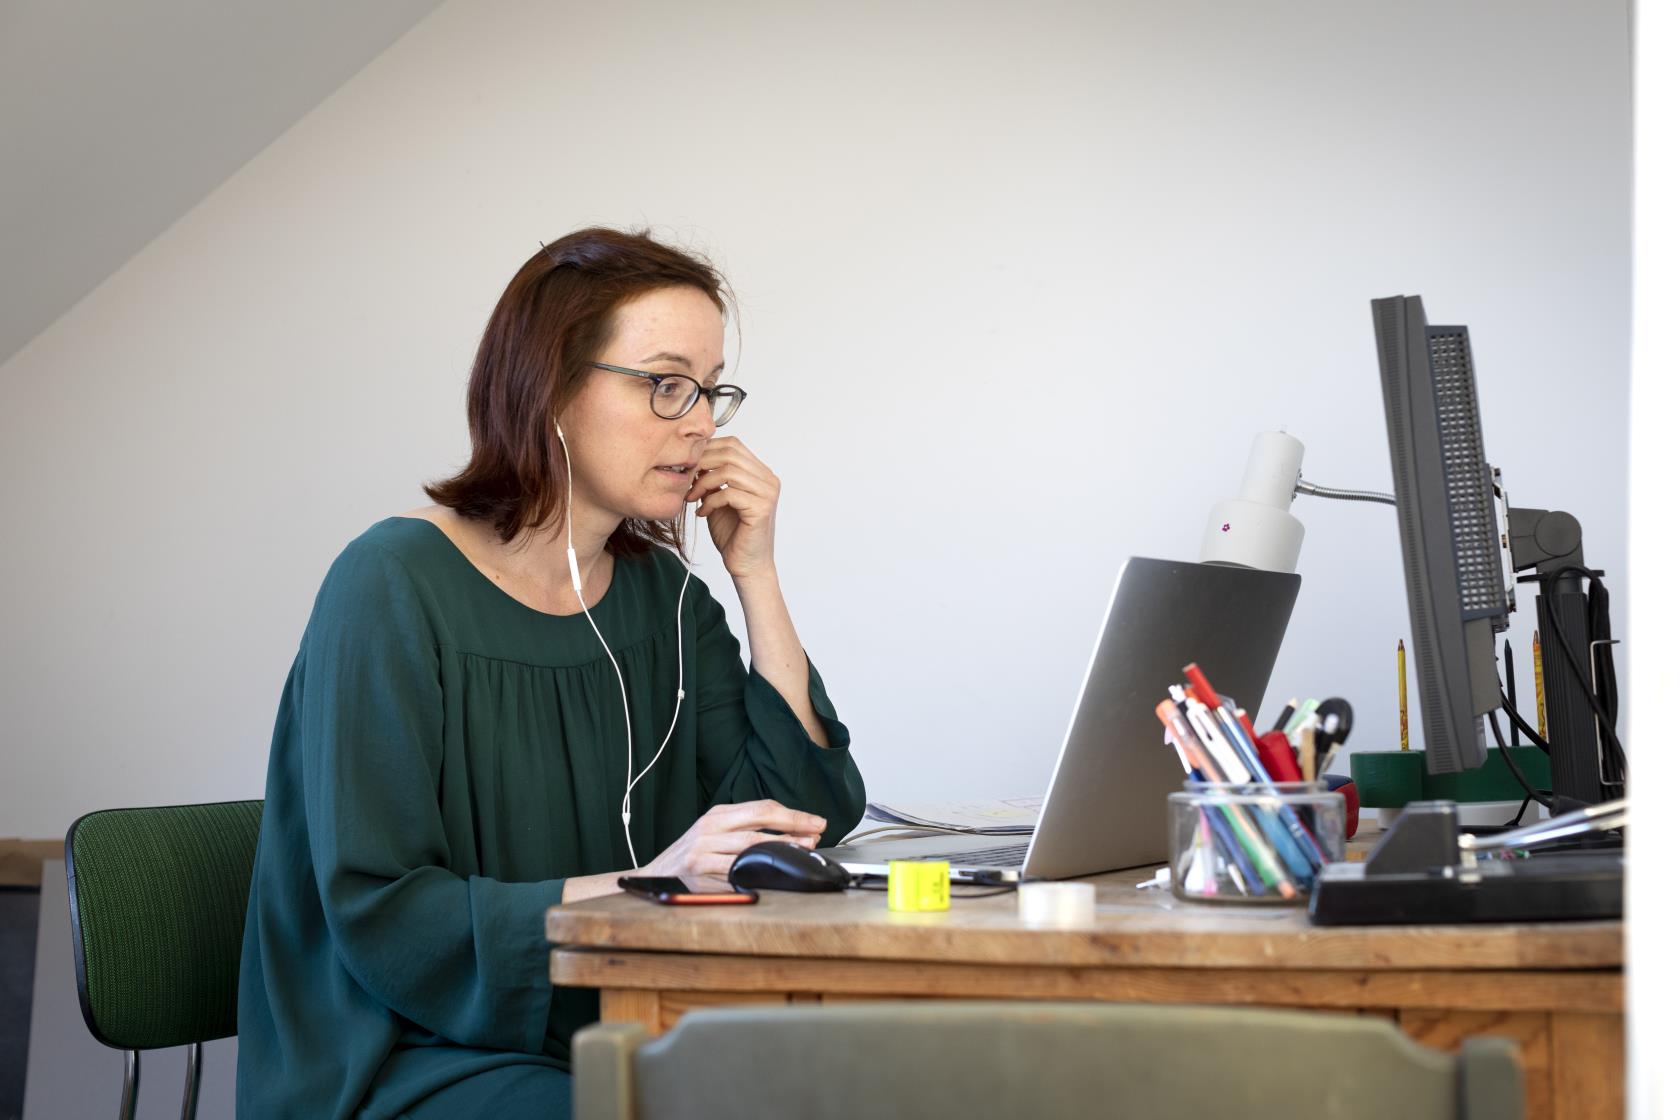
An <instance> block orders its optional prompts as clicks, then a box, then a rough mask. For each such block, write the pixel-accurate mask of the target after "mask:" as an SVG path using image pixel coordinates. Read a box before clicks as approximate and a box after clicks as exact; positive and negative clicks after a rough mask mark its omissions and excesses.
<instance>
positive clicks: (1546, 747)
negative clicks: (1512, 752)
mask: <svg viewBox="0 0 1680 1120" xmlns="http://www.w3.org/2000/svg"><path fill="white" fill-rule="evenodd" d="M1499 702H1500V706H1501V707H1502V708H1504V709H1505V713H1506V714H1507V715H1509V716H1510V717H1511V720H1512V722H1513V723H1515V724H1516V725H1517V726H1518V727H1519V728H1521V729H1522V733H1523V734H1524V735H1527V736H1528V738H1529V741H1530V742H1532V743H1533V744H1534V745H1535V746H1537V747H1539V748H1540V749H1541V750H1543V751H1545V752H1546V753H1547V754H1551V753H1552V745H1551V744H1550V743H1548V742H1546V740H1544V739H1542V738H1540V733H1539V732H1537V731H1535V730H1534V728H1532V727H1530V726H1529V725H1528V721H1527V720H1526V719H1524V718H1523V717H1522V713H1521V712H1519V711H1517V705H1516V704H1515V702H1513V701H1512V700H1511V698H1510V697H1509V696H1506V695H1505V694H1504V693H1503V692H1502V693H1500V694H1499ZM1511 740H1512V744H1513V745H1515V742H1516V736H1514V735H1513V736H1512V737H1511Z"/></svg>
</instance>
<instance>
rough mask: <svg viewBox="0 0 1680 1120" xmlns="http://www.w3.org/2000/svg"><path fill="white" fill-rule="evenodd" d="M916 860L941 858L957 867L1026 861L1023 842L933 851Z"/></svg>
mask: <svg viewBox="0 0 1680 1120" xmlns="http://www.w3.org/2000/svg"><path fill="white" fill-rule="evenodd" d="M915 858H916V859H918V860H929V859H942V860H947V861H949V862H951V863H954V864H956V865H957V866H959V867H1020V866H1021V865H1022V864H1023V863H1026V862H1027V846H1026V845H1025V844H1000V845H999V846H998V847H995V848H971V849H968V850H966V851H961V852H943V853H942V852H934V853H930V854H928V855H920V856H916V857H915Z"/></svg>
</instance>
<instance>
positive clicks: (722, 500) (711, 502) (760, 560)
mask: <svg viewBox="0 0 1680 1120" xmlns="http://www.w3.org/2000/svg"><path fill="white" fill-rule="evenodd" d="M781 493H782V482H781V479H779V478H777V477H776V475H775V473H774V472H773V471H771V470H770V468H769V467H767V466H765V465H764V463H763V461H762V460H760V459H759V458H758V456H756V455H754V454H753V453H752V452H751V451H749V450H748V449H747V446H746V444H744V443H742V442H741V441H740V440H738V439H736V438H735V437H734V436H724V437H722V438H721V439H713V440H711V441H710V442H709V443H708V444H707V445H706V449H705V450H704V451H702V452H701V453H700V463H699V473H698V474H697V475H696V476H695V479H694V484H693V485H692V486H690V487H689V491H688V500H689V501H694V500H696V499H699V501H700V509H699V515H700V516H701V517H704V518H706V523H707V525H708V526H709V527H710V528H711V533H712V543H713V544H715V545H716V546H717V550H718V553H719V554H720V555H721V556H722V557H723V566H724V569H725V570H726V571H728V572H729V575H730V578H731V579H733V580H734V581H735V593H736V594H737V595H739V596H740V599H741V611H742V613H743V614H745V615H746V619H747V646H748V649H749V650H750V651H751V655H752V664H753V668H754V669H757V670H758V675H759V676H761V677H763V678H764V679H765V680H766V681H768V682H769V683H770V684H771V685H772V686H773V687H774V688H775V689H776V691H777V692H778V693H780V694H781V697H782V699H783V700H786V701H787V704H788V707H789V708H791V709H792V710H793V713H794V714H795V715H797V716H798V717H799V722H800V723H801V724H802V725H804V727H805V732H806V734H808V735H810V737H811V739H812V741H813V742H815V743H816V744H817V745H818V746H822V747H826V746H828V745H829V741H828V736H827V735H826V734H825V733H824V731H823V726H822V721H821V720H819V719H818V718H817V713H816V711H815V710H814V709H813V708H812V707H811V695H810V665H809V662H808V661H807V660H806V657H805V647H804V646H802V645H801V644H800V642H799V635H798V634H797V633H796V632H795V631H794V629H793V617H792V616H791V615H789V614H788V608H787V601H786V600H785V599H784V598H783V597H782V585H781V581H780V579H779V578H778V576H777V574H776V557H775V537H776V503H777V501H778V500H779V499H780V498H781Z"/></svg>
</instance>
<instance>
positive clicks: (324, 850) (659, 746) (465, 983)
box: [239, 229, 864, 1118]
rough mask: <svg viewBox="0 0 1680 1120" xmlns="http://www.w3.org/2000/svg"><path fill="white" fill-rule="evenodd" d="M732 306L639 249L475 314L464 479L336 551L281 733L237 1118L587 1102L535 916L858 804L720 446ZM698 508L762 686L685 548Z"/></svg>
mask: <svg viewBox="0 0 1680 1120" xmlns="http://www.w3.org/2000/svg"><path fill="white" fill-rule="evenodd" d="M723 315H724V301H723V298H722V295H721V282H720V280H719V277H718V276H717V274H716V273H715V272H714V271H713V270H712V269H711V268H710V267H709V266H708V265H706V264H704V263H702V262H700V261H697V260H695V259H693V258H691V257H689V256H688V255H686V254H683V253H680V252H678V251H676V250H674V249H671V248H669V247H666V246H664V245H661V244H659V243H658V242H655V241H653V240H651V239H649V238H647V237H646V236H642V235H636V234H625V233H619V232H615V231H612V230H604V229H588V230H582V231H580V232H578V233H574V234H572V235H571V236H569V237H566V238H565V239H563V240H561V241H558V242H556V243H554V244H553V245H551V246H548V247H546V248H545V249H544V250H543V251H542V252H540V253H538V254H537V255H536V256H534V257H532V258H531V259H530V260H529V261H527V262H526V263H525V265H524V267H523V268H521V269H520V270H519V273H518V274H517V275H516V276H515V277H514V278H513V281H512V282H511V283H510V284H509V285H508V288H507V291H506V292H505V293H503V295H502V298H501V300H500V301H499V302H498V303H497V305H496V308H495V311H494V312H493V313H492V314H491V317H490V322H489V325H488V327H487V328H486V330H485V334H484V340H483V343H482V344H481V346H480V348H479V352H478V357H477V360H476V362H475V363H474V367H473V371H472V378H471V382H470V384H469V387H468V408H467V417H468V426H469V428H470V430H471V434H472V446H473V449H472V456H471V459H470V461H469V462H468V464H467V466H466V468H465V469H464V470H462V471H461V473H460V474H458V475H456V476H455V477H453V478H450V479H448V480H446V481H443V482H439V483H436V484H434V485H432V486H430V487H428V488H427V493H428V495H429V496H430V497H431V498H432V499H433V500H434V501H435V502H436V504H435V505H432V506H429V507H426V508H424V509H419V510H414V511H411V512H410V513H408V514H405V515H403V516H401V517H394V518H389V519H387V520H385V521H382V522H380V523H379V524H377V525H375V526H374V527H373V528H371V529H369V530H368V531H367V532H366V533H364V534H363V535H362V536H361V537H359V538H357V539H356V540H355V541H353V542H352V543H351V544H350V546H349V547H348V548H346V549H345V551H344V552H343V554H342V555H340V556H339V558H338V560H337V561H336V562H335V563H334V564H333V566H332V569H331V571H330V572H329V573H328V574H327V578H326V581H325V583H324V584H323V585H322V588H321V592H320V595H319V596H318V598H317V599H316V602H315V609H314V612H313V614H312V615H311V617H310V621H309V626H308V629H307V631H306V632H305V634H304V638H303V642H302V646H301V648H300V650H299V652H298V655H297V660H296V661H295V663H294V664H293V667H292V672H291V676H290V678H289V679H288V681H287V684H286V687H285V691H284V694H283V696H282V698H281V703H280V711H279V715H278V717H277V720H276V723H275V730H274V742H273V747H272V753H271V756H270V762H269V771H268V792H267V802H266V804H265V806H264V813H263V824H262V837H261V840H260V843H259V845H258V849H257V860H256V870H255V877H254V879H253V881H252V886H251V898H250V905H249V910H248V914H247V919H246V926H245V945H244V958H243V961H242V968H241V983H240V993H239V1108H240V1115H241V1116H247V1117H266V1116H276V1117H280V1116H284V1117H303V1116H308V1117H328V1116H332V1117H342V1116H367V1117H392V1116H413V1117H432V1116H439V1117H442V1116H448V1117H454V1118H460V1117H470V1116H477V1115H485V1116H497V1117H523V1116H564V1115H567V1114H568V1112H569V1110H570V1077H569V1075H568V1074H567V1072H566V1070H567V1069H568V1055H569V1041H570V1038H571V1034H572V1032H573V1031H575V1030H576V1029H578V1028H579V1027H580V1026H582V1025H584V1024H585V1023H588V1022H589V1021H591V1020H592V1019H594V1018H595V1017H596V1015H597V1000H596V997H595V995H594V993H592V992H586V991H579V990H571V989H555V988H553V987H551V986H550V984H549V982H548V979H547V951H548V946H547V945H546V943H545V942H544V940H543V911H544V909H545V908H546V907H548V906H550V905H553V904H554V903H556V902H565V903H569V902H576V901H580V900H582V899H587V898H592V897H595V896H598V895H602V894H607V893H609V892H612V891H614V890H616V889H617V887H616V882H617V878H618V876H619V875H620V874H623V873H626V872H628V871H629V870H630V869H631V868H632V867H634V866H637V865H638V863H639V865H640V867H641V871H642V873H644V874H648V875H677V876H683V877H686V878H690V879H695V880H712V881H715V880H719V879H721V878H722V877H723V876H724V875H725V874H726V873H727V871H728V868H729V865H730V862H731V861H732V860H733V858H734V856H735V854H736V853H738V852H740V851H741V850H742V849H744V848H746V847H748V846H750V845H752V844H754V843H757V842H759V841H761V840H765V839H769V838H770V837H771V834H772V833H779V834H782V838H783V839H792V840H794V841H795V842H797V843H800V844H804V845H806V846H815V845H816V844H818V843H832V842H834V841H835V840H836V839H838V837H839V836H841V835H842V834H843V833H845V832H846V831H847V830H849V829H850V828H851V827H852V826H853V825H854V824H855V823H856V822H857V820H858V819H859V817H860V816H861V815H862V810H863V801H864V796H863V782H862V779H861V778H860V776H859V774H858V770H857V766H856V764H855V763H854V762H853V761H852V760H851V757H850V752H849V751H848V749H847V746H848V741H849V736H848V734H847V731H846V728H845V726H844V725H842V724H841V723H840V722H839V721H838V720H837V719H836V718H835V715H834V709H833V707H832V706H831V705H830V703H829V701H828V698H827V695H826V694H825V692H824V690H823V685H822V681H821V678H820V677H818V676H817V673H816V670H815V669H814V668H813V667H811V665H810V664H809V662H808V661H807V660H806V657H805V653H804V651H803V649H802V648H801V646H800V644H799V639H798V637H797V635H796V634H795V632H794V628H793V623H792V620H791V619H790V618H789V616H788V611H787V606H786V604H785V603H784V602H783V599H782V595H781V591H780V589H779V586H778V583H777V573H776V565H775V558H774V548H773V545H774V529H775V514H776V502H777V498H778V494H779V490H780V484H779V482H778V481H777V479H776V476H775V475H774V474H772V473H771V472H770V470H769V469H768V468H767V467H765V465H764V464H763V463H762V462H760V461H759V460H758V458H757V457H755V456H754V455H753V454H752V452H751V451H749V450H748V449H747V448H746V446H745V445H744V444H742V443H741V442H740V441H739V440H736V439H732V438H728V437H721V438H715V433H716V431H717V427H718V425H719V424H721V423H723V422H725V421H727V420H728V419H729V418H730V416H731V415H732V414H733V412H734V410H735V408H736V407H737V406H738V405H739V404H740V402H741V399H742V398H743V397H744V394H743V393H741V392H740V390H738V389H735V388H733V387H732V386H727V385H719V384H717V379H718V376H719V374H720V373H721V372H722V370H723V333H724V332H723V321H724V320H723ZM691 502H698V504H699V505H698V515H699V516H700V517H702V518H705V519H706V523H707V525H708V527H709V528H710V530H711V535H712V541H713V543H714V544H715V545H716V546H717V548H718V551H719V553H720V554H721V556H722V559H723V565H724V568H725V569H726V570H727V571H728V572H729V575H730V577H731V578H732V580H733V581H734V584H735V589H736V593H737V594H738V595H739V597H740V601H741V606H742V608H743V612H744V614H745V616H746V623H747V640H748V644H749V646H750V648H751V655H752V668H751V671H750V672H749V671H747V670H745V669H743V667H742V665H741V661H740V654H739V651H740V645H739V643H738V642H737V641H736V639H735V637H734V636H733V635H732V634H731V633H730V631H729V629H728V626H727V625H726V623H725V621H724V616H723V611H722V608H720V607H719V606H718V604H717V602H716V600H714V599H713V598H712V595H711V593H710V591H709V590H708V589H707V587H706V586H705V584H704V583H702V582H701V581H700V580H698V579H690V578H688V575H687V572H686V571H685V568H684V564H683V563H682V562H681V560H679V558H678V556H677V555H676V554H674V552H673V551H672V549H681V547H682V536H681V529H682V517H683V513H684V511H685V509H686V506H687V504H688V503H691ZM679 682H680V683H679ZM632 783H633V788H630V789H628V790H627V787H628V786H631V785H632Z"/></svg>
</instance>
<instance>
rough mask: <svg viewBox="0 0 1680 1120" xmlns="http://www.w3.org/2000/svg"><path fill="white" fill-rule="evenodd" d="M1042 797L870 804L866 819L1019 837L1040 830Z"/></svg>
mask: <svg viewBox="0 0 1680 1120" xmlns="http://www.w3.org/2000/svg"><path fill="white" fill-rule="evenodd" d="M1043 806H1044V798H1043V797H1005V798H1002V799H999V800H997V801H924V802H917V803H914V804H910V805H905V804H899V805H883V804H881V803H880V802H876V801H871V802H870V803H869V809H868V812H867V816H868V817H869V818H870V819H871V820H877V821H885V822H887V823H888V824H902V825H909V826H913V827H917V828H948V829H953V830H955V831H958V832H972V833H974V834H976V835H979V836H1020V835H1025V834H1026V833H1029V832H1031V831H1032V830H1033V829H1035V828H1037V827H1038V811H1039V810H1040V809H1041V808H1043Z"/></svg>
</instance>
